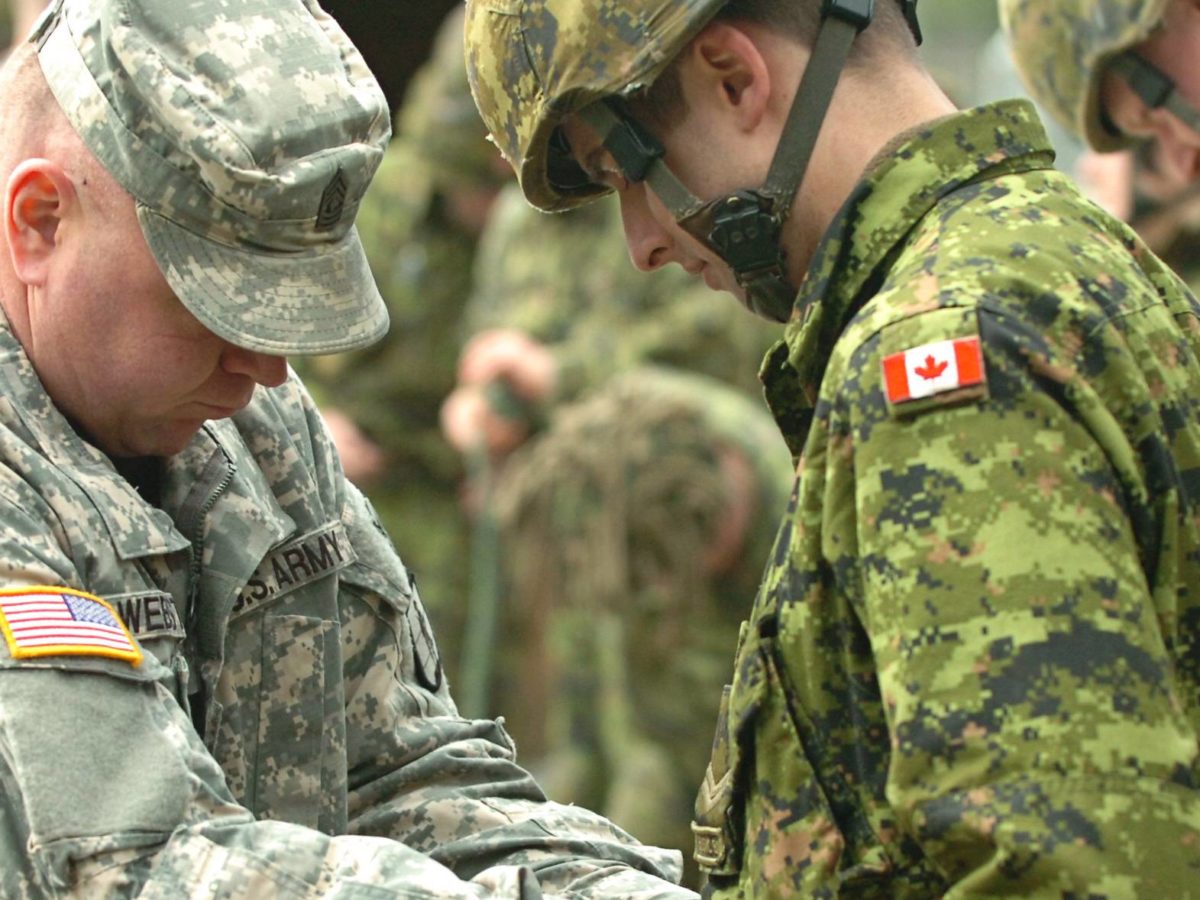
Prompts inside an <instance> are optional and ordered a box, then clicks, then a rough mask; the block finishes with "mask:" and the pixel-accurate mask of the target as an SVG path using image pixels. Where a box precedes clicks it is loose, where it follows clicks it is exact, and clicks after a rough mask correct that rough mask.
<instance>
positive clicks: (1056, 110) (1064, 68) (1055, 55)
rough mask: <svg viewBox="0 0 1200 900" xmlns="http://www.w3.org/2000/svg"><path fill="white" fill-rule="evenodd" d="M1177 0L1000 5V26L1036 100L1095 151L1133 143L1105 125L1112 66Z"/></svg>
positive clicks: (1007, 1) (1029, 0)
mask: <svg viewBox="0 0 1200 900" xmlns="http://www.w3.org/2000/svg"><path fill="white" fill-rule="evenodd" d="M1170 2H1172V0H1000V21H1001V25H1002V26H1003V28H1004V30H1005V32H1006V33H1007V35H1008V39H1009V42H1010V44H1011V45H1012V52H1013V58H1014V60H1015V61H1016V64H1017V69H1018V70H1019V71H1020V73H1021V77H1022V79H1023V80H1024V82H1025V86H1026V87H1027V88H1028V89H1029V91H1030V94H1031V95H1032V96H1033V98H1034V99H1035V100H1037V101H1038V103H1040V104H1041V105H1042V107H1043V108H1044V109H1046V110H1048V111H1049V112H1050V113H1051V114H1052V115H1053V116H1054V117H1055V118H1056V119H1057V120H1058V121H1059V123H1060V124H1061V125H1063V126H1064V127H1065V128H1069V129H1070V130H1071V131H1072V132H1074V133H1075V134H1076V135H1078V136H1079V137H1081V138H1082V139H1084V140H1086V141H1087V142H1088V143H1089V144H1090V145H1091V146H1092V147H1093V148H1095V149H1096V150H1101V151H1106V150H1117V149H1120V148H1121V147H1123V146H1125V145H1127V144H1128V141H1127V140H1125V139H1123V138H1122V137H1121V136H1120V135H1115V134H1113V133H1112V132H1111V131H1109V130H1108V129H1106V128H1105V127H1104V126H1103V125H1102V124H1101V120H1100V96H1099V95H1100V79H1101V76H1102V75H1103V74H1104V71H1105V67H1106V66H1107V64H1108V62H1109V61H1110V60H1111V59H1112V58H1113V57H1114V56H1116V55H1117V54H1118V53H1120V52H1121V51H1123V50H1128V49H1129V48H1131V47H1133V46H1134V45H1135V44H1138V43H1140V42H1141V41H1143V40H1145V38H1147V37H1148V36H1149V35H1150V34H1151V32H1153V31H1154V29H1155V28H1157V27H1158V26H1159V24H1160V23H1161V22H1162V17H1163V11H1164V10H1165V9H1166V8H1167V5H1168V4H1169V3H1170Z"/></svg>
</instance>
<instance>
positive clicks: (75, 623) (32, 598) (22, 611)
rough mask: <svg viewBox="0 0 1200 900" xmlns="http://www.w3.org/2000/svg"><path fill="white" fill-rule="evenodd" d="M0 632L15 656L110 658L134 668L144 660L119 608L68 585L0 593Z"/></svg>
mask: <svg viewBox="0 0 1200 900" xmlns="http://www.w3.org/2000/svg"><path fill="white" fill-rule="evenodd" d="M0 631H3V632H4V639H5V641H7V642H8V649H9V652H11V653H12V655H13V658H14V659H21V658H25V657H34V656H107V657H110V658H111V659H123V660H125V661H126V662H128V663H132V664H133V665H135V666H136V665H139V664H140V663H141V661H142V651H141V649H140V648H139V647H138V645H137V644H136V643H135V642H134V640H133V637H132V636H131V635H130V634H129V629H127V628H126V627H125V623H124V622H122V621H121V618H120V617H119V616H118V615H117V613H116V611H115V610H114V609H113V608H112V607H111V606H109V605H108V604H107V603H105V602H104V601H103V600H101V599H100V598H99V597H93V596H92V595H91V594H85V593H83V592H82V591H73V590H71V589H70V588H62V587H26V588H15V589H9V590H3V591H0Z"/></svg>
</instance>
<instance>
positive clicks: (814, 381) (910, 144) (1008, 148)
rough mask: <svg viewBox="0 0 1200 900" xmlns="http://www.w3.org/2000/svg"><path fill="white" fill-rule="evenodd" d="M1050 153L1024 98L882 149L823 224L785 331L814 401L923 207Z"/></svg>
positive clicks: (1044, 163) (1033, 164) (1046, 162)
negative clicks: (837, 347)
mask: <svg viewBox="0 0 1200 900" xmlns="http://www.w3.org/2000/svg"><path fill="white" fill-rule="evenodd" d="M1053 162H1054V151H1053V149H1052V147H1051V145H1050V142H1049V139H1048V138H1047V137H1046V133H1045V131H1044V130H1043V128H1042V125H1041V123H1040V122H1039V121H1038V117H1037V113H1036V112H1034V109H1033V104H1031V103H1030V102H1029V101H1027V100H1008V101H1004V102H1001V103H994V104H989V105H986V106H980V107H977V108H975V109H970V110H965V111H963V112H959V113H955V114H953V115H950V116H947V117H945V118H943V119H938V120H936V121H933V122H930V123H927V124H926V125H923V126H920V127H918V128H916V129H914V130H912V131H909V132H906V133H905V134H903V135H900V136H899V137H898V138H897V139H896V140H895V141H893V142H892V143H891V144H890V145H889V146H888V147H887V148H885V150H884V152H882V153H880V154H879V156H877V157H876V159H875V162H874V163H873V164H872V165H871V166H870V167H869V168H868V170H867V174H866V175H865V176H864V177H863V179H862V180H861V181H860V182H859V183H858V185H857V187H855V189H854V191H853V192H852V193H851V194H850V196H849V198H847V200H846V202H845V203H844V204H843V205H842V208H841V209H840V210H839V211H838V214H837V215H836V216H835V217H834V220H833V222H832V223H831V224H830V226H829V228H828V229H826V231H825V234H824V236H823V237H822V239H821V242H820V244H819V245H818V247H817V251H816V253H815V254H814V256H813V261H812V264H811V265H810V267H809V271H808V274H807V275H806V276H805V279H804V281H803V283H802V284H801V285H800V291H799V293H798V295H797V297H796V305H795V308H794V310H793V313H792V320H791V322H790V323H789V324H788V326H787V328H786V329H785V332H784V335H785V337H784V340H785V341H786V344H787V348H788V350H787V362H788V363H789V365H790V367H791V368H792V369H793V370H795V372H796V373H797V374H798V376H799V380H800V385H801V387H802V390H803V393H804V394H805V395H806V396H807V397H808V398H809V400H810V402H814V401H815V395H816V390H817V387H818V386H819V384H820V380H821V376H822V375H823V374H824V371H825V366H826V363H827V362H828V360H829V355H830V353H831V352H832V350H833V344H834V342H835V341H836V340H837V337H838V335H839V334H840V333H841V331H842V329H843V328H844V327H845V326H846V323H847V322H848V321H849V319H850V316H852V315H853V314H854V312H855V311H857V309H858V307H859V306H861V304H862V303H863V302H864V301H865V300H866V299H868V298H869V297H870V296H871V295H873V294H874V293H875V292H876V291H877V290H878V289H879V286H880V284H881V283H882V281H883V279H884V277H885V276H886V274H887V271H888V269H889V268H890V264H891V262H892V260H893V259H894V258H895V256H896V254H897V252H898V251H899V250H900V249H901V248H902V247H903V246H904V244H905V243H906V242H907V241H906V239H907V236H908V235H909V233H910V232H911V231H912V230H913V228H914V227H915V226H916V225H917V223H918V222H920V221H921V219H922V218H923V217H924V216H925V214H926V213H928V212H929V211H930V210H931V209H932V208H933V207H934V206H935V205H937V203H938V202H939V201H940V200H942V199H943V198H944V197H946V196H947V195H949V194H951V193H953V192H954V191H957V190H958V189H960V188H962V187H964V186H965V185H968V184H971V183H973V182H977V181H982V180H987V179H992V178H998V177H1000V176H1002V175H1008V174H1013V173H1019V172H1029V171H1033V170H1036V169H1046V168H1049V167H1050V166H1051V165H1052V164H1053Z"/></svg>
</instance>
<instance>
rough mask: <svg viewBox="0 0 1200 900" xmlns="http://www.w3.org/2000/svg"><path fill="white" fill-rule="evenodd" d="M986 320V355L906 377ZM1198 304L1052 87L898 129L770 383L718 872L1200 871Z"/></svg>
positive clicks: (1024, 884)
mask: <svg viewBox="0 0 1200 900" xmlns="http://www.w3.org/2000/svg"><path fill="white" fill-rule="evenodd" d="M974 337H977V338H978V339H979V341H980V342H981V345H982V351H983V360H984V369H985V372H986V383H985V384H984V385H983V386H976V387H975V388H967V389H961V390H959V391H950V392H948V393H941V394H936V395H934V396H931V397H928V398H926V399H924V400H919V401H915V402H911V403H897V404H894V405H893V404H890V403H889V401H888V399H887V397H886V395H885V389H884V386H883V384H882V380H883V379H882V360H883V359H884V358H885V357H887V356H889V355H890V354H895V353H899V352H903V351H907V350H910V349H916V348H920V347H923V346H924V345H926V344H928V343H931V342H935V341H941V340H953V339H959V338H974ZM1198 338H1200V305H1197V302H1196V300H1195V298H1194V297H1193V296H1192V295H1191V294H1190V293H1188V292H1187V291H1186V289H1185V288H1184V287H1183V286H1182V285H1181V284H1180V282H1179V281H1178V279H1177V278H1175V277H1174V276H1173V275H1172V274H1171V273H1170V271H1169V270H1168V269H1166V267H1165V266H1163V265H1162V264H1161V263H1160V262H1159V261H1158V260H1157V259H1156V258H1155V257H1153V256H1152V255H1151V254H1150V253H1149V252H1148V251H1146V250H1145V248H1144V247H1143V246H1142V245H1141V244H1140V243H1139V242H1138V240H1137V238H1136V237H1135V236H1134V235H1133V233H1132V232H1131V231H1130V230H1129V229H1128V228H1126V227H1125V226H1123V225H1122V224H1120V223H1118V222H1116V221H1114V220H1112V219H1111V218H1109V217H1108V216H1106V215H1105V214H1104V213H1102V212H1101V211H1099V210H1098V209H1097V208H1096V207H1095V206H1093V205H1091V204H1089V203H1087V202H1086V201H1084V200H1083V199H1082V198H1081V196H1080V195H1079V193H1078V192H1077V190H1076V188H1075V187H1074V186H1073V185H1072V184H1071V182H1070V181H1069V180H1068V179H1067V178H1066V177H1065V176H1063V175H1061V174H1059V173H1057V172H1055V171H1054V170H1052V168H1051V153H1050V150H1049V145H1048V143H1047V141H1046V139H1045V135H1044V133H1043V131H1042V129H1041V128H1040V126H1039V125H1038V124H1037V122H1036V116H1035V114H1034V113H1033V111H1032V108H1031V106H1030V105H1029V104H1028V103H1026V102H1023V101H1010V102H1008V103H1003V104H997V105H995V106H985V107H980V108H978V109H976V110H972V111H970V112H965V113H961V114H958V115H955V116H952V117H949V118H946V119H943V120H940V121H939V122H937V123H934V124H932V125H930V126H929V127H928V128H927V129H922V130H920V131H917V132H914V133H911V134H909V135H907V136H905V138H904V139H903V141H902V142H900V143H898V144H896V145H893V147H892V148H891V152H889V153H888V154H887V155H886V156H885V157H883V158H882V159H881V161H879V162H878V163H877V165H876V166H875V167H874V168H873V169H872V170H871V171H870V172H869V174H868V176H867V177H866V178H865V179H864V181H863V182H861V183H860V185H859V186H858V188H857V189H856V190H855V191H854V192H853V193H852V194H851V196H850V198H849V199H848V201H847V203H846V204H845V205H844V206H843V208H842V210H841V212H840V213H839V215H838V217H837V218H836V219H835V221H834V222H833V224H832V225H831V227H830V229H829V230H828V232H827V234H826V236H825V238H824V240H823V242H822V243H821V245H820V247H819V248H818V251H817V255H816V257H815V259H814V261H813V264H812V266H811V269H810V271H809V273H808V276H807V277H806V279H805V281H804V283H803V285H802V286H801V289H800V293H799V296H798V298H797V303H796V313H795V317H794V319H793V321H792V323H791V324H790V325H789V326H788V329H787V339H786V343H783V344H781V345H780V346H779V347H778V348H777V349H776V350H775V351H773V352H772V353H771V354H769V355H768V357H767V359H766V360H765V362H764V367H763V375H764V379H765V382H766V385H767V390H768V397H769V398H770V399H771V402H772V404H773V407H774V408H775V409H776V412H777V418H778V420H779V421H780V423H781V425H782V427H783V430H784V432H785V436H786V437H787V438H788V439H789V442H790V444H791V446H792V447H793V449H794V452H795V453H796V454H797V462H798V465H797V473H798V477H797V482H796V488H795V492H794V494H793V497H792V500H791V503H790V508H789V512H788V514H787V515H786V516H785V518H784V522H783V525H782V528H781V530H780V532H779V536H778V539H777V543H776V547H775V550H774V553H773V557H772V560H771V562H770V564H769V567H768V571H767V574H766V577H765V579H764V583H763V587H762V590H761V592H760V594H759V596H758V599H757V600H756V603H755V608H754V612H753V615H752V616H751V617H750V618H749V619H748V620H747V622H746V623H745V625H744V626H743V631H742V636H741V640H740V645H739V650H738V653H737V661H736V665H735V673H734V681H733V685H732V690H731V693H730V694H729V695H728V697H727V702H726V703H725V705H724V712H723V715H722V718H721V722H720V725H719V728H718V739H717V743H716V744H715V746H714V752H713V759H712V762H711V763H710V767H709V772H708V773H707V775H706V778H705V782H704V786H703V788H702V790H701V793H700V796H699V798H698V800H697V819H698V821H697V825H696V828H697V849H698V852H699V853H700V855H702V856H703V857H704V858H705V859H706V861H707V863H708V865H709V867H710V868H711V870H712V872H713V873H714V874H713V876H712V877H713V882H714V885H715V888H716V890H715V892H714V893H715V895H716V896H721V897H726V896H727V897H750V896H753V897H762V896H784V895H791V894H796V895H800V896H814V897H832V896H835V895H836V896H844V895H849V894H853V895H854V896H872V897H874V896H878V897H934V896H946V897H968V896H970V897H974V896H1021V897H1034V896H1036V897H1071V896H1074V897H1083V896H1089V897H1100V896H1103V897H1195V896H1200V879H1198V878H1197V875H1198V874H1200V793H1198V788H1200V782H1198V776H1200V765H1198V754H1197V735H1198V733H1200V600H1198V599H1197V595H1196V592H1195V590H1194V586H1195V585H1196V584H1200V571H1198V568H1197V567H1198V562H1197V561H1198V560H1200V534H1198V532H1197V517H1196V512H1197V506H1198V504H1200V487H1198V486H1197V485H1200V481H1198V480H1197V475H1198V474H1200V410H1198V409H1197V404H1198V403H1200V361H1198V360H1197V355H1196V354H1197V349H1198V345H1200V341H1198Z"/></svg>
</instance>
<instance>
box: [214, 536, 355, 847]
mask: <svg viewBox="0 0 1200 900" xmlns="http://www.w3.org/2000/svg"><path fill="white" fill-rule="evenodd" d="M354 559H355V556H354V551H353V548H352V546H351V544H350V542H349V540H348V538H347V536H346V535H345V533H344V531H343V530H342V528H341V527H340V525H331V526H326V527H323V528H321V529H318V530H316V531H314V532H311V533H308V534H306V535H304V536H302V537H299V538H296V539H294V540H292V541H290V542H288V543H286V544H283V545H281V546H279V547H277V548H275V549H274V550H272V551H271V553H270V554H269V555H268V557H267V559H266V560H265V561H264V562H263V564H262V565H261V566H260V567H259V568H258V570H257V571H256V572H255V574H254V576H253V577H252V578H251V579H250V581H249V582H248V584H247V586H246V588H244V589H243V590H242V591H241V592H240V593H239V594H238V596H237V598H236V599H235V601H234V606H233V613H232V616H231V618H230V621H229V625H228V630H227V631H226V634H225V641H224V660H223V661H221V663H220V672H219V675H217V676H216V679H215V688H214V690H213V694H212V697H211V700H210V702H209V704H208V708H207V712H206V723H205V725H206V728H205V732H206V733H205V743H206V744H207V745H208V747H209V748H210V750H211V751H212V753H213V755H214V756H215V757H216V759H217V761H218V762H219V763H220V765H221V768H222V770H224V772H225V776H226V780H227V782H228V784H229V787H230V790H232V791H233V793H234V796H236V797H237V798H238V800H239V801H240V802H241V803H242V804H243V805H245V806H246V807H247V808H248V809H250V810H251V811H252V812H253V813H254V814H255V816H257V817H259V818H267V819H276V820H280V821H285V822H292V823H295V824H297V825H304V826H306V827H309V828H315V829H318V830H322V831H326V832H333V831H338V830H342V829H344V826H345V821H344V820H345V809H344V797H345V778H346V762H345V734H346V729H345V716H344V709H345V701H344V687H343V679H342V648H341V624H340V619H339V612H338V585H339V575H340V573H342V572H344V571H345V570H346V568H347V567H348V566H350V565H352V564H353V561H354Z"/></svg>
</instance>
